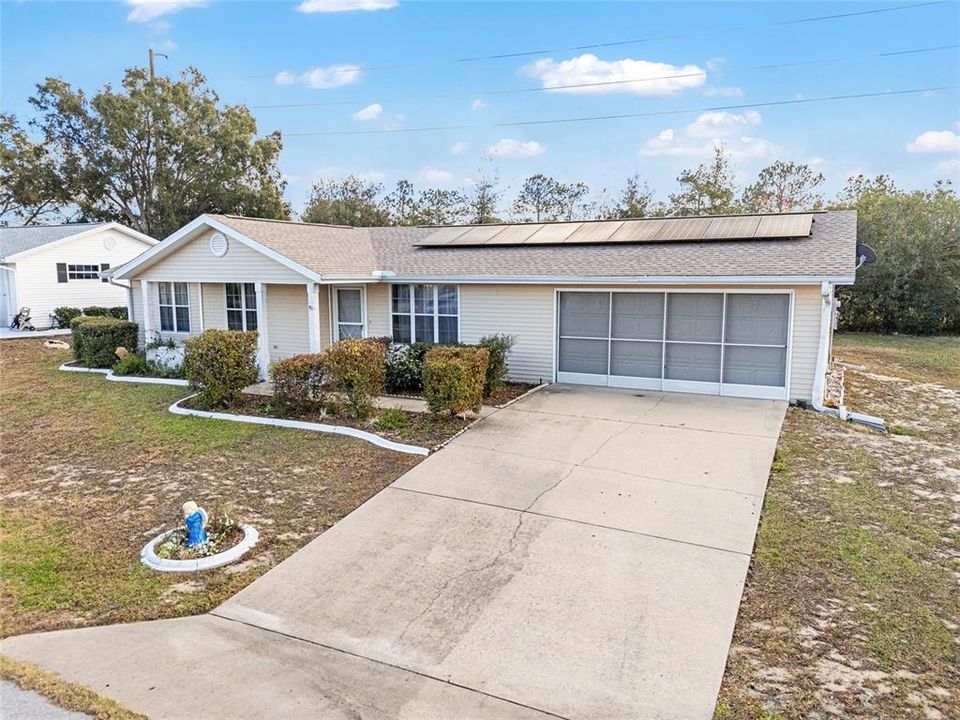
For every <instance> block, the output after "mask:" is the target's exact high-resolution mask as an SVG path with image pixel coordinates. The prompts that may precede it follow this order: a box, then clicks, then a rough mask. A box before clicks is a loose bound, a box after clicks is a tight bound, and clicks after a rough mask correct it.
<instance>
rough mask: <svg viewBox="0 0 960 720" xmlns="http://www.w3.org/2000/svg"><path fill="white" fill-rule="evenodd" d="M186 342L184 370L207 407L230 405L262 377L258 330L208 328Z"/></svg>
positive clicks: (199, 399) (199, 398)
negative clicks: (242, 391) (258, 354)
mask: <svg viewBox="0 0 960 720" xmlns="http://www.w3.org/2000/svg"><path fill="white" fill-rule="evenodd" d="M185 345H186V357H185V358H184V361H183V372H184V375H185V376H186V378H187V380H189V381H190V385H191V386H192V387H193V388H195V389H196V390H197V392H198V402H199V404H200V405H202V406H204V407H208V408H212V407H218V406H223V405H227V404H229V403H231V402H232V401H233V400H235V399H236V397H237V395H239V394H240V391H241V390H243V389H244V388H245V387H247V386H248V385H253V384H254V383H255V382H257V381H258V380H259V379H260V373H259V371H258V369H257V333H256V332H244V331H242V330H206V331H204V332H203V333H201V334H200V335H197V336H196V337H192V338H189V339H188V340H187V341H186V343H185Z"/></svg>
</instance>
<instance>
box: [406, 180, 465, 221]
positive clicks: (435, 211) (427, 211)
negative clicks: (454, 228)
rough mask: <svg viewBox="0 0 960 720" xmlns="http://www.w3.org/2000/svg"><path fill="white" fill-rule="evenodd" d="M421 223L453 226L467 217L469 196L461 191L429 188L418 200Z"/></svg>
mask: <svg viewBox="0 0 960 720" xmlns="http://www.w3.org/2000/svg"><path fill="white" fill-rule="evenodd" d="M417 212H418V217H419V222H420V223H422V224H424V225H452V224H454V223H459V222H463V221H464V219H465V218H466V217H467V214H468V213H469V210H468V209H467V196H466V195H464V194H463V193H462V192H460V191H459V190H444V189H443V188H427V189H426V190H423V191H422V192H421V193H420V195H419V197H418V198H417Z"/></svg>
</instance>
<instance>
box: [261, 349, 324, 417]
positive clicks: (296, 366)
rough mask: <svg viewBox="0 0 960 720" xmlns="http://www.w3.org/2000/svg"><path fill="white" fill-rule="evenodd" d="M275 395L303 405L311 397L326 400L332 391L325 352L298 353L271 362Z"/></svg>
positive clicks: (297, 404) (285, 400)
mask: <svg viewBox="0 0 960 720" xmlns="http://www.w3.org/2000/svg"><path fill="white" fill-rule="evenodd" d="M270 379H271V380H272V381H273V396H274V398H276V399H277V400H278V401H279V402H281V403H283V404H284V405H288V406H290V407H303V406H304V405H306V404H307V403H309V402H310V401H311V400H312V401H316V402H325V401H326V399H327V395H328V394H329V392H330V373H329V371H328V370H327V360H326V356H325V355H324V354H322V353H315V354H305V355H294V356H293V357H291V358H286V359H285V360H278V361H277V362H275V363H273V364H272V365H271V366H270Z"/></svg>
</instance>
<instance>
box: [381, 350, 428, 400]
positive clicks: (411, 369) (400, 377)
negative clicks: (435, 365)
mask: <svg viewBox="0 0 960 720" xmlns="http://www.w3.org/2000/svg"><path fill="white" fill-rule="evenodd" d="M432 347H433V345H428V344H427V343H413V344H412V345H402V344H394V345H390V347H389V348H388V349H387V360H386V373H387V392H391V393H403V392H420V391H421V390H422V389H423V381H422V380H421V376H422V375H423V356H424V355H426V354H427V350H429V349H430V348H432Z"/></svg>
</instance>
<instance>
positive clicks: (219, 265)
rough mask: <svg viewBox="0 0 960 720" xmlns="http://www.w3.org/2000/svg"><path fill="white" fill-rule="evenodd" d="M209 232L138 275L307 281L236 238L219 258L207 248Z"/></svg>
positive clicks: (149, 277) (197, 279) (182, 279)
mask: <svg viewBox="0 0 960 720" xmlns="http://www.w3.org/2000/svg"><path fill="white" fill-rule="evenodd" d="M211 234H212V233H204V234H202V235H200V236H199V237H197V238H196V239H195V240H191V241H190V242H189V243H187V244H186V245H184V246H182V247H180V248H179V249H177V250H176V251H175V252H172V253H171V254H170V255H168V256H167V257H165V258H163V259H162V260H158V261H157V262H156V263H154V264H153V265H151V266H150V267H148V268H146V269H145V270H144V271H143V272H142V273H140V274H139V275H138V277H142V278H146V279H147V280H168V281H173V280H176V281H178V282H265V283H299V284H303V283H305V282H306V281H307V279H306V278H305V277H304V276H303V275H301V274H300V273H297V272H294V271H293V270H291V269H290V268H288V267H285V266H284V265H281V264H280V263H278V262H276V261H275V260H271V259H270V258H268V257H267V256H266V255H264V254H262V253H260V252H258V251H256V250H254V249H253V248H250V247H247V246H246V245H244V244H243V243H241V242H239V241H237V240H230V246H229V249H228V250H227V254H226V255H224V256H223V257H219V258H218V257H217V256H216V255H214V254H213V253H212V252H210V235H211ZM304 292H306V291H304Z"/></svg>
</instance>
